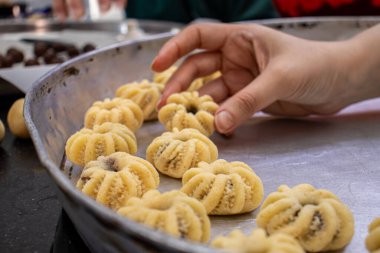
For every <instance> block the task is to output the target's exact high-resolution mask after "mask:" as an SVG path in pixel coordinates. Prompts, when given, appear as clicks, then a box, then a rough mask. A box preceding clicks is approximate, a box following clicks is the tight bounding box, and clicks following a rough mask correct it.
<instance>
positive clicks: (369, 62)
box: [342, 35, 380, 102]
mask: <svg viewBox="0 0 380 253" xmlns="http://www.w3.org/2000/svg"><path fill="white" fill-rule="evenodd" d="M374 39H375V38H371V37H369V36H360V35H359V36H357V37H354V38H353V39H350V40H347V41H346V42H342V43H345V45H344V46H343V47H342V49H343V50H345V53H346V55H348V56H349V57H347V58H346V59H345V62H344V64H343V66H344V68H345V71H346V73H347V76H348V83H349V85H352V87H353V91H354V92H355V93H356V94H357V98H356V99H357V101H361V100H365V99H370V98H375V97H380V72H379V69H380V52H379V51H378V50H377V48H378V46H377V44H378V40H374ZM357 101H354V102H357Z"/></svg>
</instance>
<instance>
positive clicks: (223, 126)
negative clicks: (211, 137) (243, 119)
mask: <svg viewBox="0 0 380 253" xmlns="http://www.w3.org/2000/svg"><path fill="white" fill-rule="evenodd" d="M215 123H216V127H217V129H218V131H219V132H221V133H227V132H230V131H231V128H232V127H233V126H234V120H233V118H232V116H231V114H230V113H229V112H227V111H221V112H219V113H218V114H217V115H216V116H215Z"/></svg>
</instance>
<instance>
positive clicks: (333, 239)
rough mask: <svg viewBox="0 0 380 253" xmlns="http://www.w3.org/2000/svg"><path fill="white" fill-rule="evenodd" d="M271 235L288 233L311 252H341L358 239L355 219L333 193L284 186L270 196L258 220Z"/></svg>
mask: <svg viewBox="0 0 380 253" xmlns="http://www.w3.org/2000/svg"><path fill="white" fill-rule="evenodd" d="M256 223H257V225H258V226H259V227H261V228H264V229H265V230H266V231H267V232H268V233H269V234H273V233H276V232H284V233H287V234H289V235H291V236H293V237H294V238H296V239H297V240H298V241H299V243H300V244H301V246H302V247H303V248H304V249H305V250H306V251H309V252H321V251H329V250H338V249H342V248H343V247H345V246H346V245H347V244H348V243H349V242H350V241H351V239H352V236H353V235H354V218H353V215H352V213H351V211H350V210H349V209H348V207H347V206H346V205H345V204H343V203H342V202H341V201H340V200H339V198H338V197H337V196H335V195H334V194H333V193H332V192H330V191H327V190H324V189H315V188H314V187H313V186H311V185H309V184H300V185H297V186H295V187H293V188H289V187H288V186H287V185H281V186H280V187H279V188H278V191H277V192H273V193H271V194H269V196H268V197H267V198H266V200H265V201H264V203H263V204H262V206H261V210H260V212H259V214H258V215H257V218H256Z"/></svg>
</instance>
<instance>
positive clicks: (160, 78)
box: [153, 66, 221, 91]
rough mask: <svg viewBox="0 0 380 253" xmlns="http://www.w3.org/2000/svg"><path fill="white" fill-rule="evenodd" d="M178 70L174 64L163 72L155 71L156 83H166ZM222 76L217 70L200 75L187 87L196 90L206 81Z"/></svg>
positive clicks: (189, 89) (154, 79)
mask: <svg viewBox="0 0 380 253" xmlns="http://www.w3.org/2000/svg"><path fill="white" fill-rule="evenodd" d="M176 70H177V67H176V66H172V67H170V68H168V69H167V70H165V71H163V72H161V73H154V75H153V81H154V82H156V83H162V84H166V83H167V82H168V81H169V78H170V77H171V76H172V75H173V73H174V72H175V71H176ZM220 76H221V73H220V72H219V71H216V72H214V73H212V74H211V75H208V76H205V77H200V78H197V79H195V80H194V81H193V82H192V83H191V84H190V86H189V88H188V89H187V91H196V90H198V89H200V88H201V87H202V86H203V85H204V84H205V83H207V82H209V81H212V80H214V79H216V78H218V77H220Z"/></svg>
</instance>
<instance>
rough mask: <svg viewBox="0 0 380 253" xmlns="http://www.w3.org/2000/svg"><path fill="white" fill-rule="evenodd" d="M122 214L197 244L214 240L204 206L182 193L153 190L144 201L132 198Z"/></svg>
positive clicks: (120, 210)
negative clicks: (210, 239)
mask: <svg viewBox="0 0 380 253" xmlns="http://www.w3.org/2000/svg"><path fill="white" fill-rule="evenodd" d="M118 213H119V214H121V215H123V216H125V217H128V218H130V219H132V220H134V221H136V222H139V223H143V224H145V225H147V226H149V227H151V228H153V229H158V230H160V231H163V232H166V233H168V234H171V235H173V236H176V237H179V238H184V239H188V240H192V241H195V242H206V241H208V239H209V238H210V220H209V218H208V216H207V213H206V210H205V208H204V206H203V205H202V204H201V203H200V202H199V201H198V200H196V199H194V198H190V197H188V196H186V194H184V193H182V192H180V191H170V192H165V193H163V194H160V193H159V192H158V191H156V190H151V191H149V192H147V193H146V194H144V196H143V197H142V198H141V199H139V198H131V199H129V201H128V203H127V205H126V206H125V207H122V208H120V209H119V210H118Z"/></svg>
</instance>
